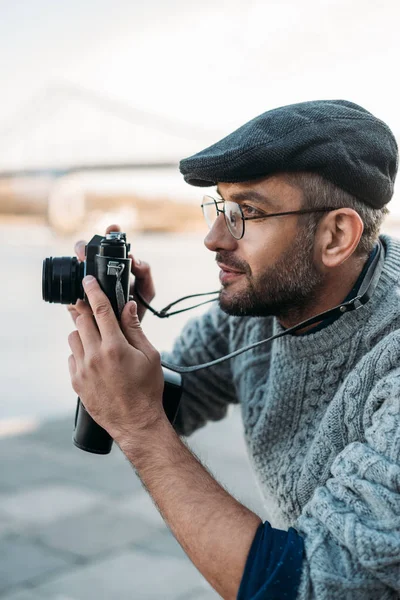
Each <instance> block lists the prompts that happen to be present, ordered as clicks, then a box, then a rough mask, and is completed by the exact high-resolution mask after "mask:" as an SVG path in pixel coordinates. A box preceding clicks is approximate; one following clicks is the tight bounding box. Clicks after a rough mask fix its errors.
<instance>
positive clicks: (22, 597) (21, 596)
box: [1, 589, 67, 600]
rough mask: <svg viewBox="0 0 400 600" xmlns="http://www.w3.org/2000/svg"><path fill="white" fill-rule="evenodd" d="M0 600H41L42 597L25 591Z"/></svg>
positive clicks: (27, 590) (31, 591)
mask: <svg viewBox="0 0 400 600" xmlns="http://www.w3.org/2000/svg"><path fill="white" fill-rule="evenodd" d="M1 600H42V597H41V596H39V595H38V594H36V592H34V591H33V590H31V589H25V590H19V591H18V592H11V594H6V595H5V596H1ZM53 600H55V598H53ZM60 600H61V599H60ZM65 600H67V598H65Z"/></svg>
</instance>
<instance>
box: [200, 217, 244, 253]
mask: <svg viewBox="0 0 400 600" xmlns="http://www.w3.org/2000/svg"><path fill="white" fill-rule="evenodd" d="M204 245H205V247H206V248H207V249H208V250H211V251H212V252H219V251H220V250H229V251H232V250H236V248H237V246H238V240H235V238H234V237H233V235H231V234H230V233H229V230H228V228H227V226H226V223H225V217H224V215H221V214H219V215H218V217H217V218H216V219H215V221H214V224H213V226H212V227H211V229H210V231H209V232H208V234H207V235H206V237H205V238H204Z"/></svg>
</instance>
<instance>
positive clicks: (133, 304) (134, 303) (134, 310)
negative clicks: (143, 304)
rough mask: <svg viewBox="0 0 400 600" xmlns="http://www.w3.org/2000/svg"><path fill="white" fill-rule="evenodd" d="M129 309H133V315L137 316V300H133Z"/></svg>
mask: <svg viewBox="0 0 400 600" xmlns="http://www.w3.org/2000/svg"><path fill="white" fill-rule="evenodd" d="M129 310H130V311H131V315H132V316H134V317H135V316H136V302H133V301H132V302H131V305H130V308H129Z"/></svg>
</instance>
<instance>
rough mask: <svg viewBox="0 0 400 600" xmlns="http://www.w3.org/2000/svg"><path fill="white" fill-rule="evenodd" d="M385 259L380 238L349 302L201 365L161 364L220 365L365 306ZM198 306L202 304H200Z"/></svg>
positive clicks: (193, 368)
mask: <svg viewBox="0 0 400 600" xmlns="http://www.w3.org/2000/svg"><path fill="white" fill-rule="evenodd" d="M384 259H385V256H384V250H383V246H382V242H381V241H380V240H379V241H378V251H377V253H376V255H375V257H374V259H373V261H372V263H371V264H370V266H369V268H368V270H367V272H366V274H365V276H364V279H363V282H362V284H361V286H360V289H359V291H358V294H357V296H356V297H355V298H352V299H351V300H348V301H347V302H342V303H341V304H338V305H337V306H335V307H334V308H330V309H329V310H326V311H324V312H322V313H320V314H318V315H315V316H314V317H311V318H310V319H306V320H305V321H302V322H301V323H298V324H297V325H294V326H293V327H290V328H288V329H285V331H281V332H280V333H277V334H276V335H273V336H271V337H269V338H267V339H265V340H261V341H259V342H255V343H254V344H250V345H249V346H245V347H243V348H239V350H235V351H234V352H231V353H230V354H227V355H226V356H221V357H220V358H217V359H216V360H213V361H210V362H208V363H204V364H201V365H193V366H190V367H184V366H181V365H173V364H170V363H168V362H165V361H161V364H162V366H163V367H165V368H167V369H170V370H171V371H175V372H176V373H193V372H195V371H200V370H201V369H207V368H209V367H213V366H214V365H218V364H220V363H222V362H224V361H225V360H229V359H231V358H234V357H235V356H238V355H239V354H242V353H243V352H247V351H248V350H252V349H253V348H257V347H258V346H261V345H263V344H267V343H268V342H272V341H273V340H276V339H278V338H280V337H283V336H284V335H289V334H291V333H294V332H295V331H298V330H300V329H303V328H304V327H308V326H309V325H314V324H315V323H318V322H320V321H322V320H323V319H326V318H328V317H337V316H342V315H343V314H344V313H346V312H350V311H352V310H358V309H359V308H361V307H362V306H364V304H366V303H367V302H368V300H370V298H371V296H372V294H373V293H374V291H375V289H376V286H377V285H378V281H379V278H380V276H381V273H382V270H383V266H384ZM209 293H210V294H215V292H209ZM203 295H207V294H195V296H203ZM195 296H186V297H185V298H182V299H187V298H190V297H195ZM138 297H139V296H138ZM176 302H179V300H177V301H176ZM176 302H173V303H172V304H170V305H169V306H168V307H170V306H172V305H173V304H176ZM208 302H212V300H208ZM202 304H206V302H203V303H202ZM197 306H201V304H198V305H197ZM168 307H166V308H167V309H168ZM192 308H195V307H192ZM164 310H165V309H164ZM185 310H190V309H185ZM178 312H183V311H178Z"/></svg>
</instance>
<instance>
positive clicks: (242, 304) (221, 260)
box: [204, 175, 323, 318]
mask: <svg viewBox="0 0 400 600" xmlns="http://www.w3.org/2000/svg"><path fill="white" fill-rule="evenodd" d="M218 192H219V195H220V197H221V198H222V199H223V200H231V201H234V202H237V203H238V204H240V206H241V207H242V210H243V213H244V216H245V217H246V216H256V215H259V214H260V215H261V214H262V213H265V214H268V213H269V214H271V213H278V212H287V211H294V210H299V209H301V208H302V205H301V201H302V192H301V190H300V189H298V188H295V187H293V186H292V185H290V184H289V183H287V181H286V180H285V178H284V176H283V175H276V176H273V177H268V178H265V179H260V180H256V181H250V182H244V183H220V184H219V185H218ZM219 207H222V205H219ZM306 218H307V217H304V216H298V215H288V216H282V217H272V218H270V219H260V220H254V221H246V222H245V233H244V236H243V238H242V239H241V240H236V239H234V238H233V237H232V235H231V234H230V233H229V231H228V229H227V227H226V224H225V220H224V217H223V215H219V217H218V219H217V220H216V222H215V223H214V225H213V227H212V229H211V230H210V232H209V234H208V235H207V237H206V238H205V241H204V243H205V245H206V247H207V248H208V249H209V250H212V251H214V252H216V261H217V263H218V265H219V266H220V268H221V272H220V281H221V284H222V289H221V292H220V297H219V302H220V306H221V308H222V310H224V311H225V312H226V313H228V314H230V315H236V316H269V315H274V316H277V317H281V318H284V317H285V316H286V315H287V314H289V313H291V314H293V313H295V312H296V311H298V312H299V313H301V312H302V311H303V309H304V308H305V307H307V306H309V305H310V304H312V303H313V302H314V299H315V298H316V295H317V293H318V290H319V289H320V288H321V286H322V284H323V275H322V273H320V271H319V270H318V268H317V266H316V264H315V262H314V258H313V240H308V239H307V235H306V228H305V226H304V224H305V223H306Z"/></svg>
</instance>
